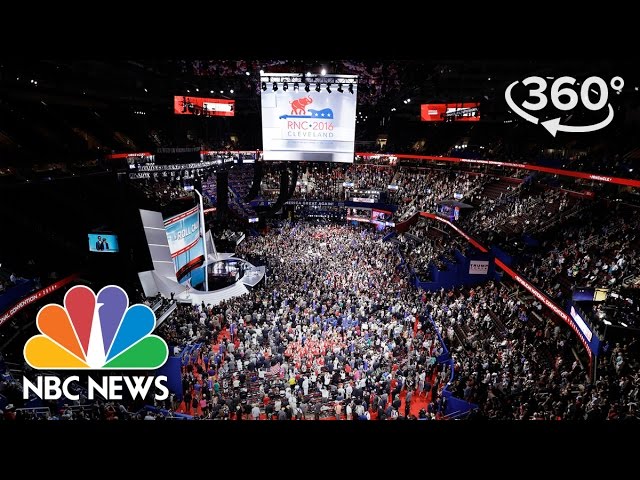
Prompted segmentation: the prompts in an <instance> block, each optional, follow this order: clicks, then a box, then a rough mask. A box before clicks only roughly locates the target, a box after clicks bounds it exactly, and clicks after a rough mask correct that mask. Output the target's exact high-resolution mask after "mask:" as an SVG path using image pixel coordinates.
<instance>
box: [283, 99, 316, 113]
mask: <svg viewBox="0 0 640 480" xmlns="http://www.w3.org/2000/svg"><path fill="white" fill-rule="evenodd" d="M289 103H290V104H291V115H306V114H307V105H309V104H310V103H313V98H311V97H310V96H307V97H301V98H298V99H296V100H292V101H291V102H289Z"/></svg>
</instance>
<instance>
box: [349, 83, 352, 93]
mask: <svg viewBox="0 0 640 480" xmlns="http://www.w3.org/2000/svg"><path fill="white" fill-rule="evenodd" d="M349 93H350V94H352V95H353V83H350V84H349Z"/></svg>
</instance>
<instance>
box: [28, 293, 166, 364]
mask: <svg viewBox="0 0 640 480" xmlns="http://www.w3.org/2000/svg"><path fill="white" fill-rule="evenodd" d="M36 324H37V326H38V330H40V332H41V333H42V335H35V336H33V337H31V338H30V339H29V340H28V341H27V343H26V344H25V346H24V358H25V360H26V362H27V363H28V364H29V365H30V366H31V367H33V368H35V369H38V370H43V369H47V370H81V369H88V370H154V369H157V368H159V367H161V366H162V365H164V363H165V362H166V361H167V358H168V356H169V349H168V348H167V344H166V343H165V341H164V340H163V339H162V338H160V337H158V336H157V335H152V334H151V332H152V331H153V329H154V328H155V324H156V318H155V314H154V313H153V311H152V310H151V309H150V308H149V307H148V306H146V305H142V304H134V305H131V306H129V297H128V296H127V293H126V292H125V291H124V290H123V289H122V288H120V287H118V286H116V285H109V286H107V287H104V288H103V289H101V290H100V291H99V292H98V293H97V294H95V293H94V291H93V290H92V289H90V288H88V287H85V286H83V285H79V286H76V287H73V288H71V289H70V290H69V291H68V292H67V294H66V295H65V297H64V307H63V306H61V305H57V304H49V305H46V306H44V307H42V308H41V309H40V311H39V312H38V316H37V319H36Z"/></svg>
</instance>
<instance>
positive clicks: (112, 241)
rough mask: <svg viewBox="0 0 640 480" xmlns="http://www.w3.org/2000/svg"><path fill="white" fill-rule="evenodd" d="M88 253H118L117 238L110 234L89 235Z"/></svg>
mask: <svg viewBox="0 0 640 480" xmlns="http://www.w3.org/2000/svg"><path fill="white" fill-rule="evenodd" d="M89 251H91V252H97V253H117V252H119V251H120V247H119V246H118V236H117V235H113V234H111V233H90V234H89Z"/></svg>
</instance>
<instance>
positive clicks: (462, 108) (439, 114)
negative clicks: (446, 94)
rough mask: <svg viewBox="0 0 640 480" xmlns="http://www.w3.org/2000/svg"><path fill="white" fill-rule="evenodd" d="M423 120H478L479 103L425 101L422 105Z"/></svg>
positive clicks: (421, 118)
mask: <svg viewBox="0 0 640 480" xmlns="http://www.w3.org/2000/svg"><path fill="white" fill-rule="evenodd" d="M420 120H422V121H423V122H478V121H480V104H479V103H477V102H476V103H424V104H422V105H420Z"/></svg>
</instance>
